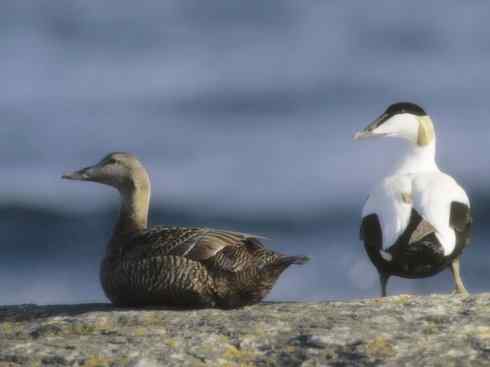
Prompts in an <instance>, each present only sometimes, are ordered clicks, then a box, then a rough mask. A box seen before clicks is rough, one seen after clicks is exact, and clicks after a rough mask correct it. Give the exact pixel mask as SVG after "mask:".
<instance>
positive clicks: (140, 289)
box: [63, 153, 307, 308]
mask: <svg viewBox="0 0 490 367" xmlns="http://www.w3.org/2000/svg"><path fill="white" fill-rule="evenodd" d="M63 178H65V179H69V180H79V181H92V182H98V183H101V184H105V185H109V186H112V187H114V188H116V189H117V190H118V191H119V192H120V194H121V198H122V205H121V210H120V215H119V220H118V222H117V224H116V226H115V229H114V232H113V235H112V238H111V240H110V241H109V243H108V245H107V249H106V254H105V257H104V259H103V261H102V264H101V272H100V276H101V283H102V287H103V289H104V292H105V294H106V296H107V297H108V298H109V299H110V301H111V302H112V303H113V304H115V305H118V306H145V305H154V306H158V305H163V306H177V307H178V306H182V307H220V308H237V307H241V306H245V305H250V304H254V303H257V302H260V301H261V300H262V299H263V298H264V297H265V296H266V295H267V293H268V292H269V291H270V290H271V289H272V287H273V285H274V283H275V282H276V280H277V279H278V277H279V276H280V275H281V273H282V272H283V271H284V270H285V269H286V268H287V267H288V266H290V265H291V264H304V263H305V262H306V261H307V258H306V257H299V256H291V257H288V256H283V255H281V254H278V253H274V252H272V251H270V250H267V249H265V248H264V247H263V245H262V244H261V243H260V241H259V240H258V239H257V237H255V236H251V235H246V234H243V233H237V232H230V231H221V230H213V229H208V228H175V227H172V228H170V227H163V226H155V227H148V226H147V223H148V209H149V202H150V191H151V190H150V179H149V176H148V173H147V171H146V169H145V168H144V167H143V165H142V164H141V163H140V162H139V161H138V159H136V157H134V156H133V155H131V154H128V153H112V154H109V155H108V156H107V157H105V158H104V159H102V160H101V161H100V162H99V163H97V164H96V165H95V166H92V167H87V168H84V169H81V170H80V171H77V172H72V173H66V174H65V175H63Z"/></svg>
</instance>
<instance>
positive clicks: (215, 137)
mask: <svg viewBox="0 0 490 367" xmlns="http://www.w3.org/2000/svg"><path fill="white" fill-rule="evenodd" d="M488 10H489V9H488V5H486V4H485V3H481V4H472V5H471V6H468V5H467V4H463V3H461V2H457V1H445V2H442V1H439V2H431V3H430V4H424V5H423V6H421V5H420V4H417V3H413V4H411V3H406V2H402V1H391V2H390V3H389V4H383V5H381V4H380V5H373V4H371V3H366V4H358V3H354V2H351V3H345V2H313V1H304V2H301V3H299V2H297V1H292V0H291V1H280V2H279V1H275V2H263V1H258V0H252V1H247V2H241V3H230V2H227V1H206V2H200V1H185V2H184V1H166V2H156V1H140V2H137V3H136V2H134V3H130V2H120V1H115V0H107V1H104V2H97V1H71V2H67V1H63V0H44V1H40V0H26V1H22V2H12V1H11V2H2V3H1V4H0V44H1V45H2V47H0V81H1V82H2V86H3V88H2V91H3V92H2V94H1V98H0V116H1V122H0V136H1V144H0V170H1V176H0V177H1V180H0V214H1V216H0V228H1V229H3V233H4V236H3V238H4V240H3V241H2V242H3V244H2V245H1V246H2V247H3V248H4V254H3V255H2V256H0V304H3V303H20V302H38V303H53V302H80V301H98V300H103V299H104V298H103V295H102V293H101V291H100V288H99V285H98V279H97V277H98V273H97V272H98V262H99V261H100V256H101V255H102V252H103V246H104V243H105V241H106V240H107V238H108V236H109V235H110V230H111V225H112V222H111V221H112V219H113V215H114V210H115V208H116V207H117V196H116V195H115V194H114V193H113V192H111V191H110V190H109V189H108V188H104V187H98V186H96V185H88V184H74V183H67V182H63V181H61V180H60V175H61V173H62V172H63V171H65V170H70V169H75V168H79V167H81V166H85V165H88V164H91V163H94V162H96V161H97V160H98V159H100V158H101V157H102V156H103V155H105V154H106V153H107V152H109V151H114V150H117V151H120V150H124V151H131V152H133V153H135V154H136V155H138V156H139V157H140V158H141V160H142V161H143V162H144V163H145V165H146V166H147V167H148V169H149V170H150V173H151V176H152V182H153V189H154V190H153V191H154V192H153V198H152V203H153V208H154V209H155V211H156V213H154V218H153V222H162V221H163V222H165V223H172V224H179V223H182V224H187V225H201V224H202V225H213V226H215V227H222V228H236V229H240V230H243V231H246V232H254V231H257V232H259V233H261V234H264V235H267V236H269V237H271V238H272V240H271V241H270V242H269V243H268V244H269V246H271V247H273V248H276V249H278V250H282V251H285V252H288V253H298V254H302V253H305V254H307V255H310V256H312V257H313V261H312V262H311V264H309V265H307V266H305V267H303V268H291V269H290V270H288V272H287V273H286V274H285V275H284V276H283V278H281V280H280V282H279V283H278V284H277V286H276V288H275V289H274V291H273V294H272V295H271V298H272V299H294V300H296V299H333V298H352V297H356V298H357V297H364V296H374V295H377V293H378V289H377V281H376V274H375V272H374V270H373V268H372V266H371V265H370V264H369V262H368V261H367V259H366V256H365V254H364V251H363V249H362V246H361V244H360V242H359V241H358V225H359V212H360V209H361V207H362V203H363V201H364V199H365V197H366V195H367V193H368V192H369V190H370V187H371V186H372V185H373V184H374V183H375V182H376V180H378V179H379V178H380V177H382V175H383V174H384V173H385V169H386V167H387V165H388V164H389V161H390V160H391V159H393V156H394V153H395V151H396V142H385V143H381V141H378V142H367V143H353V142H352V141H351V136H352V134H353V132H355V131H356V130H358V129H360V128H362V127H364V126H365V125H367V123H369V122H370V121H371V120H372V119H373V118H374V117H376V116H377V115H378V114H379V113H381V112H382V111H383V109H384V108H385V107H386V105H388V104H389V103H391V102H394V101H398V100H411V101H415V102H419V103H421V104H422V105H423V106H424V107H425V108H426V110H428V111H429V113H430V114H431V115H432V117H433V118H434V120H435V123H436V128H437V133H438V161H439V163H440V166H441V167H442V168H443V169H445V170H446V171H448V172H450V173H451V174H452V175H454V176H455V177H456V178H457V179H458V181H460V182H461V183H462V184H463V185H464V187H465V188H466V189H467V191H468V192H469V194H470V196H471V197H472V198H475V200H474V206H475V211H476V213H477V214H478V216H477V217H476V218H475V219H476V224H475V234H474V243H473V246H472V247H471V248H469V249H468V251H467V252H466V254H465V256H464V259H463V274H464V277H465V279H466V281H467V286H468V288H470V289H471V290H475V291H481V290H488V281H487V280H488V279H489V276H490V270H489V269H488V260H487V259H488V256H489V255H490V250H489V248H488V246H486V241H485V239H486V238H487V237H486V236H487V235H488V234H489V233H488V230H487V226H486V218H488V217H486V216H485V215H486V214H488V213H489V209H488V208H489V207H490V194H489V193H488V187H489V185H488V184H489V178H490V177H489V173H488V172H489V171H488V167H489V158H488V157H489V155H488V143H489V141H490V128H489V125H488V116H489V115H490V106H489V104H488V96H489V95H490V87H489V86H490V73H489V72H488V59H489V57H490V43H489V41H488V34H489V31H490V26H489V25H488V21H487V16H486V15H487V14H488ZM339 212H340V213H342V215H341V216H340V218H339V216H338V215H336V214H337V213H339ZM5 233H6V234H5ZM450 287H451V282H450V277H449V275H448V274H441V275H439V276H437V277H435V278H431V279H429V280H422V281H407V280H394V281H393V282H392V284H391V287H390V289H391V291H392V292H393V293H395V292H424V293H429V292H436V291H444V292H445V291H448V290H449V289H450Z"/></svg>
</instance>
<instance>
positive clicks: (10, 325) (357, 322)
mask: <svg viewBox="0 0 490 367" xmlns="http://www.w3.org/2000/svg"><path fill="white" fill-rule="evenodd" d="M24 365H25V366H86V367H89V366H91V367H95V366H141V367H144V366H195V367H198V366H305V367H306V366H380V365H385V366H441V367H442V366H444V367H450V366H490V294H482V295H477V296H471V297H460V296H430V297H413V296H398V297H390V298H386V299H371V300H363V301H349V302H326V303H266V304H261V305H257V306H253V307H248V308H245V309H241V310H235V311H220V310H197V311H175V310H162V309H144V310H129V309H114V308H112V307H111V306H109V305H102V304H87V305H74V306H34V305H25V306H12V307H0V367H5V366H24Z"/></svg>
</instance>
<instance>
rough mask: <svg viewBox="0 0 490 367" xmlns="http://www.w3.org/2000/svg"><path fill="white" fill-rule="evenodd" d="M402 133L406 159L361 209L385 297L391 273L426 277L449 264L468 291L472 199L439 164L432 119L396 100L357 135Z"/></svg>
mask: <svg viewBox="0 0 490 367" xmlns="http://www.w3.org/2000/svg"><path fill="white" fill-rule="evenodd" d="M382 136H387V137H396V138H401V148H402V149H403V158H402V159H401V161H399V162H398V164H397V165H396V166H395V170H394V171H393V172H392V173H391V174H390V175H389V176H387V177H385V178H384V179H383V180H382V181H381V182H380V183H379V184H378V185H377V186H376V187H375V188H374V190H373V191H372V192H371V194H370V195H369V197H368V199H367V202H366V204H365V205H364V208H363V211H362V225H361V240H363V241H364V246H365V248H366V252H367V254H368V256H369V258H370V259H371V261H372V262H373V264H374V265H375V266H376V268H377V270H378V272H379V277H380V282H381V293H382V296H386V285H387V282H388V278H389V277H390V276H392V275H396V276H399V277H404V278H423V277H429V276H432V275H435V274H436V273H439V272H440V271H442V270H444V269H445V268H447V267H449V266H450V267H451V271H452V275H453V279H454V284H455V292H456V293H462V294H466V293H467V291H466V289H465V287H464V285H463V281H462V279H461V275H460V270H459V258H460V256H461V254H462V252H463V249H464V248H465V247H466V246H467V245H468V244H469V241H470V228H471V221H472V219H471V213H470V202H469V199H468V196H467V195H466V193H465V191H464V190H463V189H462V188H461V186H459V185H458V184H457V183H456V181H455V180H454V179H453V178H452V177H451V176H448V175H447V174H445V173H443V172H442V171H441V170H440V169H439V167H438V166H437V164H436V161H435V153H436V136H435V132H434V126H433V124H432V120H431V118H430V117H429V116H428V115H427V114H426V113H425V111H424V110H423V109H422V108H421V107H420V106H418V105H416V104H413V103H407V102H402V103H396V104H393V105H391V106H389V107H388V109H387V110H386V111H385V112H384V113H383V114H382V115H381V116H380V117H378V118H377V119H376V120H375V121H374V122H373V123H371V124H370V125H369V126H368V127H366V128H365V129H364V130H363V131H360V132H358V133H356V134H355V135H354V139H355V140H358V139H365V138H370V137H382Z"/></svg>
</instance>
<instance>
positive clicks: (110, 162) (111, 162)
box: [107, 158, 117, 164]
mask: <svg viewBox="0 0 490 367" xmlns="http://www.w3.org/2000/svg"><path fill="white" fill-rule="evenodd" d="M116 163H117V161H116V160H115V159H114V158H111V159H109V160H108V161H107V164H116Z"/></svg>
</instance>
